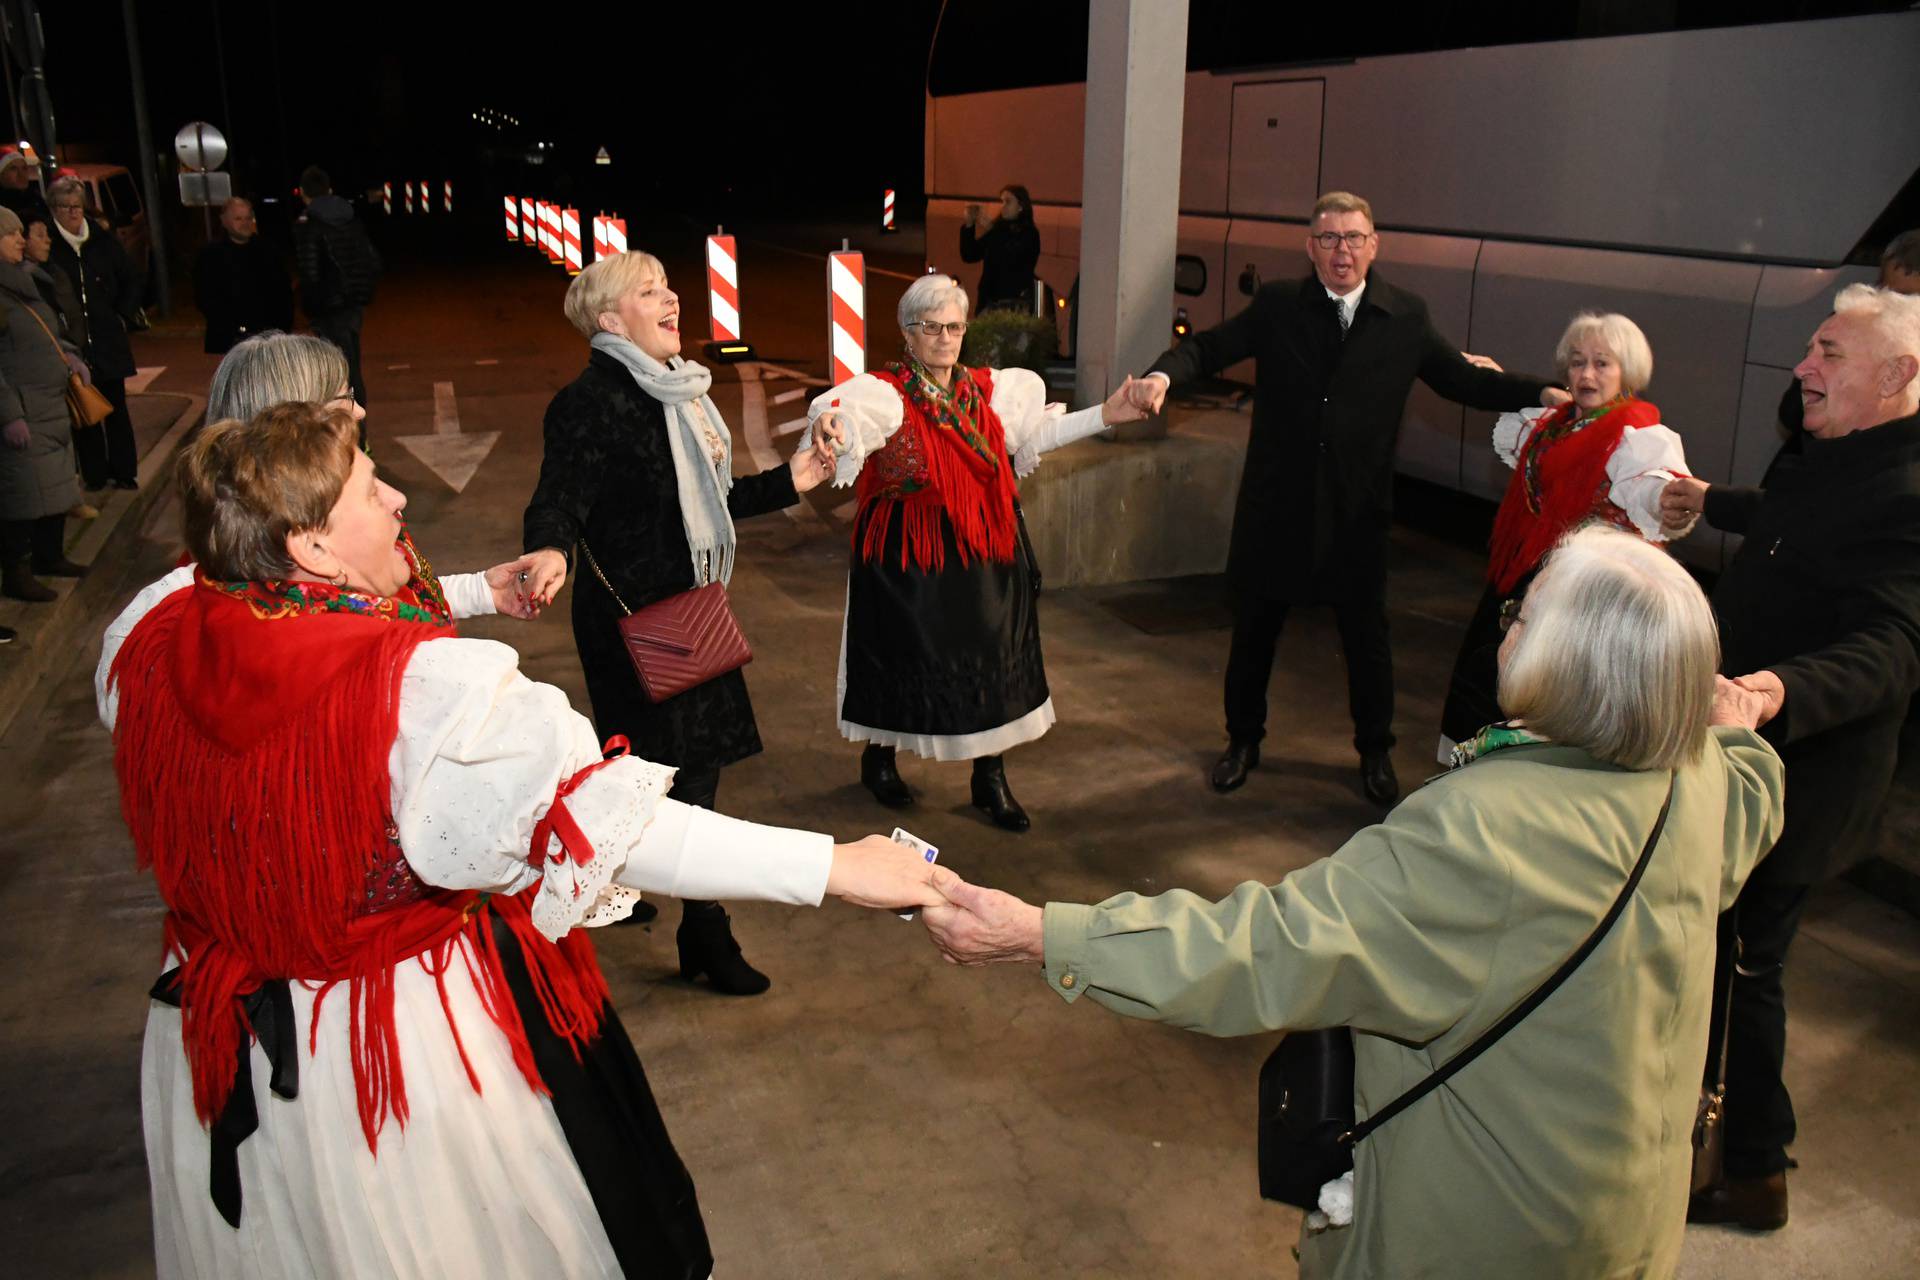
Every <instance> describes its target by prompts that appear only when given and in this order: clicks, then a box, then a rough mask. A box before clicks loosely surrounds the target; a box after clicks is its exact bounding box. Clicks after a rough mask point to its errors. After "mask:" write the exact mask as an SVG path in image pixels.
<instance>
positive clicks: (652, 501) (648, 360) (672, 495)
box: [525, 252, 841, 995]
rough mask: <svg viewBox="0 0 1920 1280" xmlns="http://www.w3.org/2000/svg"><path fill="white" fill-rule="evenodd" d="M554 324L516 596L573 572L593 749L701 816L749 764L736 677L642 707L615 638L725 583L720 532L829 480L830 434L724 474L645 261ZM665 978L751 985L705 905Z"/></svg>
mask: <svg viewBox="0 0 1920 1280" xmlns="http://www.w3.org/2000/svg"><path fill="white" fill-rule="evenodd" d="M566 314H567V319H568V320H569V321H571V322H572V324H573V327H574V328H575V329H577V330H579V332H580V336H581V337H583V338H585V339H587V341H588V342H589V343H590V344H591V346H592V353H591V355H590V356H589V358H588V360H587V367H586V369H585V370H584V371H583V372H582V373H581V374H580V376H579V377H577V378H575V379H574V380H573V381H572V382H571V383H569V384H568V385H567V386H565V387H562V388H561V389H560V392H559V394H557V395H555V396H554V398H553V402H552V403H551V404H549V405H548V406H547V415H546V425H545V431H546V452H545V454H544V456H543V457H542V458H541V461H540V480H539V483H538V484H537V485H536V487H535V488H534V491H533V497H532V499H531V500H530V501H529V502H528V503H527V510H526V517H525V539H526V550H527V552H528V554H529V557H530V558H531V559H533V560H534V561H535V562H536V563H535V565H534V568H533V569H532V570H531V571H530V574H529V581H528V589H529V591H530V593H531V594H532V596H533V598H534V600H535V601H536V602H538V603H541V604H545V603H547V602H549V601H551V600H552V599H553V596H554V593H555V592H556V591H558V590H559V588H560V585H561V584H562V583H563V582H565V581H566V578H567V573H568V571H569V570H570V569H574V568H576V561H575V559H574V554H575V551H576V549H577V550H578V552H579V556H580V560H579V564H581V565H584V567H585V569H586V573H585V575H584V576H582V577H581V579H580V580H579V581H577V582H576V584H575V586H574V591H573V637H574V643H575V644H576V645H577V646H578V648H579V651H580V667H581V670H582V671H583V672H584V673H585V675H586V678H587V696H588V697H589V698H590V699H591V700H592V703H593V723H594V727H595V729H596V730H597V731H598V732H599V734H600V735H601V737H602V738H603V739H604V738H610V737H612V736H614V735H615V734H621V735H624V736H625V737H626V739H627V741H628V742H629V743H630V744H631V745H632V749H633V751H634V752H635V753H636V754H637V755H639V756H641V757H642V758H644V759H647V760H653V761H656V762H658V763H661V764H668V765H672V766H674V767H675V768H677V769H678V770H679V772H678V774H677V775H676V776H675V778H674V783H673V789H672V791H670V792H669V793H668V794H669V795H670V796H672V797H673V798H674V799H676V800H682V801H685V802H686V803H688V804H696V805H700V806H701V807H703V808H707V809H712V808H714V797H715V793H716V792H717V790H718V788H719V786H720V770H721V768H722V767H723V766H725V765H729V764H732V763H734V762H735V761H737V760H744V759H746V758H747V757H748V756H751V755H756V754H758V753H759V751H760V731H759V728H758V727H757V726H756V725H755V724H754V719H753V704H752V703H751V702H749V701H748V700H747V682H746V680H745V678H744V677H743V676H742V675H741V673H740V672H739V671H738V670H734V671H729V672H726V673H725V674H723V675H718V676H715V677H713V678H712V679H710V680H707V681H706V682H704V683H702V684H697V685H695V686H693V687H692V688H690V689H687V690H684V691H683V692H681V693H679V694H676V695H675V696H673V697H671V698H668V699H666V700H665V701H662V702H650V701H648V700H647V696H646V693H645V692H644V691H643V690H642V688H641V685H640V679H639V676H638V675H637V674H636V672H635V671H634V668H633V662H632V660H631V659H630V658H629V657H628V651H627V647H626V644H625V642H624V641H623V640H622V638H621V635H620V632H619V622H620V620H621V618H622V617H624V616H625V615H626V614H627V613H628V612H629V611H632V610H636V609H643V608H645V607H646V606H647V605H650V604H653V603H655V602H656V601H660V600H665V599H667V598H668V597H670V596H676V595H679V594H681V593H682V592H686V591H691V590H693V589H694V588H695V587H698V586H702V585H704V584H706V583H708V582H725V581H727V579H728V578H729V577H730V576H731V574H732V570H733V551H734V532H733V522H734V521H735V520H737V519H745V518H746V517H748V516H755V515H761V514H763V513H765V512H771V511H778V510H781V509H782V508H785V507H790V506H792V505H793V504H794V503H796V502H798V501H799V500H800V498H799V495H800V494H802V493H804V492H806V491H807V490H809V489H811V488H813V487H814V486H815V485H817V484H819V483H820V482H821V481H822V480H824V479H826V478H827V476H828V475H830V474H831V473H832V457H833V454H832V452H831V450H832V446H833V445H834V444H837V443H839V442H840V439H841V437H840V436H839V435H837V434H830V433H826V432H823V433H821V435H820V443H819V444H818V445H817V446H816V447H815V448H812V449H808V450H805V451H803V452H801V453H799V454H796V455H795V457H794V460H793V464H792V465H791V466H790V467H781V468H779V469H777V470H774V471H763V472H761V473H760V474H758V475H751V476H739V477H737V478H736V477H735V476H734V474H733V446H732V439H731V437H730V435H729V434H728V431H727V424H726V423H725V422H723V421H721V419H720V412H719V410H718V409H716V408H715V407H714V405H713V401H712V400H711V399H709V398H708V397H707V388H708V387H709V386H710V385H711V384H712V381H713V375H712V374H711V373H709V372H708V371H707V370H706V369H705V368H703V367H701V366H700V365H697V364H692V363H689V362H688V361H685V360H682V359H681V358H680V300H679V299H678V297H676V296H675V295H674V293H673V291H672V290H671V289H670V288H668V287H667V277H666V271H665V269H664V268H663V267H662V266H661V265H660V261H659V259H657V258H655V257H654V256H653V255H652V254H648V253H639V252H629V253H622V254H615V255H614V256H612V257H610V258H603V259H601V260H600V261H598V262H596V263H594V264H593V265H592V266H590V267H588V268H587V269H586V270H585V271H583V272H581V273H580V275H579V276H578V277H576V278H575V279H574V282H573V283H572V285H570V286H569V287H568V289H567V299H566ZM682 905H683V914H682V917H681V923H680V929H679V933H678V935H677V937H676V942H677V943H678V945H679V951H680V973H681V976H682V977H685V978H688V979H695V978H698V977H699V976H700V975H702V974H705V975H706V977H707V979H708V981H709V982H710V983H711V984H712V986H713V988H714V989H715V990H716V991H724V992H727V993H729V994H733V995H757V994H759V993H760V992H762V991H765V990H766V989H767V987H768V985H769V983H768V980H767V978H766V976H765V975H764V974H762V973H760V972H759V971H758V970H756V969H754V967H753V966H752V965H750V964H748V963H747V962H746V960H745V959H744V958H743V957H742V956H741V954H740V946H739V944H738V943H737V942H735V941H734V939H733V931H732V927H731V925H730V923H729V921H728V919H727V913H726V911H725V910H723V909H722V908H721V906H720V904H719V903H717V902H694V901H687V902H684V903H683V904H682Z"/></svg>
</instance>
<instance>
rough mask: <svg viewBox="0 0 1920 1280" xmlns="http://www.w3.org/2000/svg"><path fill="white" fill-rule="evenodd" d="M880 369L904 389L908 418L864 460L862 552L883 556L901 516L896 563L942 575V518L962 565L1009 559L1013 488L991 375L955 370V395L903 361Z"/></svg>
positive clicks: (874, 559)
mask: <svg viewBox="0 0 1920 1280" xmlns="http://www.w3.org/2000/svg"><path fill="white" fill-rule="evenodd" d="M874 376H875V377H876V378H879V379H881V380H882V381H884V382H887V383H890V384H892V386H893V388H894V390H896V391H898V392H899V393H900V400H901V404H902V405H903V406H904V409H905V416H904V418H903V419H902V421H901V423H900V429H899V430H898V431H896V432H894V434H893V438H892V439H890V440H888V441H887V443H886V447H884V448H882V449H880V450H879V451H877V452H876V453H874V454H873V456H872V457H870V458H868V459H867V461H866V465H865V466H864V467H862V468H861V471H860V479H859V482H858V483H857V485H856V487H855V489H854V492H855V494H856V496H857V497H858V498H859V500H860V506H861V508H862V511H863V514H864V515H865V526H864V530H863V532H862V533H861V534H860V540H859V543H858V545H857V546H856V548H855V550H856V553H857V554H858V555H859V556H860V557H861V558H862V559H864V560H866V561H868V562H869V563H872V564H878V563H879V562H880V559H881V557H882V556H883V555H884V554H885V549H886V542H887V532H888V529H889V528H890V526H891V525H892V523H893V521H894V520H895V519H896V518H897V519H899V520H900V521H901V522H902V534H901V539H900V567H901V568H902V569H905V568H908V567H909V566H911V567H912V568H916V569H919V570H921V571H923V572H926V573H938V572H940V570H941V569H942V568H943V567H944V566H945V563H946V544H945V542H944V540H943V539H942V538H941V536H940V526H941V520H942V517H943V516H944V518H945V520H946V521H947V523H949V524H951V525H952V527H953V538H954V543H955V545H956V547H957V548H958V549H959V553H960V562H961V563H962V564H970V563H972V562H973V561H975V560H991V561H994V562H995V563H999V564H1009V563H1011V562H1012V560H1013V553H1014V548H1015V545H1016V539H1015V528H1016V525H1015V521H1014V508H1013V504H1014V497H1015V494H1016V490H1015V487H1014V480H1013V463H1012V461H1011V459H1009V458H1008V457H1007V437H1006V428H1005V427H1004V426H1003V425H1002V424H1001V421H1000V415H999V414H997V413H995V412H994V411H993V377H992V375H991V374H989V373H988V372H987V371H986V370H984V369H966V368H955V369H954V374H953V391H952V394H951V395H940V394H938V393H936V392H929V391H928V389H927V387H926V386H925V385H924V383H923V382H922V381H921V379H920V378H919V377H918V376H917V375H916V374H915V373H914V372H913V371H912V370H911V369H910V368H908V367H907V366H905V365H901V364H890V365H888V366H887V367H886V368H884V369H881V370H878V371H876V372H875V374H874Z"/></svg>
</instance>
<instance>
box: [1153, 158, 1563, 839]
mask: <svg viewBox="0 0 1920 1280" xmlns="http://www.w3.org/2000/svg"><path fill="white" fill-rule="evenodd" d="M1306 248H1307V257H1308V258H1309V259H1311V260H1312V263H1313V274H1311V275H1309V276H1306V277H1305V278H1304V279H1301V280H1297V281H1288V282H1286V283H1276V284H1270V285H1267V286H1265V287H1264V288H1262V289H1261V290H1260V291H1259V292H1258V293H1256V294H1255V295H1254V297H1253V301H1252V302H1251V303H1249V304H1248V305H1247V308H1246V310H1244V311H1242V312H1241V313H1240V314H1239V315H1236V316H1234V317H1233V318H1232V319H1231V320H1228V321H1227V322H1226V323H1225V324H1222V325H1220V326H1218V327H1217V328H1214V329H1209V330H1208V331H1207V332H1205V333H1199V334H1195V335H1194V336H1192V337H1191V338H1188V339H1187V340H1186V341H1184V342H1182V343H1181V344H1180V345H1179V346H1177V347H1175V348H1173V350H1171V351H1169V352H1167V353H1166V354H1165V355H1163V356H1161V357H1160V358H1159V359H1158V360H1156V361H1154V363H1153V366H1152V368H1151V369H1149V370H1148V373H1147V379H1146V380H1145V381H1144V382H1143V384H1142V393H1141V395H1142V399H1141V404H1142V407H1144V408H1149V409H1154V410H1158V409H1159V408H1160V405H1161V403H1162V401H1163V399H1164V397H1165V394H1166V392H1167V389H1168V388H1169V386H1171V385H1173V384H1178V383H1184V382H1190V381H1192V380H1193V379H1195V378H1200V377H1204V376H1207V375H1209V374H1214V373H1218V372H1219V371H1220V370H1222V369H1225V368H1227V367H1228V366H1229V365H1233V364H1237V363H1238V362H1240V361H1242V360H1245V359H1247V358H1249V357H1252V358H1253V359H1254V360H1255V361H1256V364H1257V370H1256V373H1255V391H1254V408H1253V429H1252V433H1251V435H1250V436H1249V437H1248V440H1247V463H1246V470H1245V472H1244V473H1243V474H1242V476H1241V479H1240V496H1239V500H1238V503H1237V505H1236V506H1235V509H1234V515H1233V540H1232V545H1231V548H1230V550H1229V552H1228V556H1227V579H1228V584H1229V586H1230V588H1231V589H1232V592H1233V607H1234V626H1233V648H1232V652H1231V654H1230V655H1229V657H1228V659H1227V681H1226V705H1227V738H1228V746H1227V751H1226V754H1225V755H1223V756H1222V757H1221V758H1220V761H1219V763H1218V764H1216V765H1214V767H1213V772H1212V780H1213V785H1214V788H1215V789H1216V790H1219V791H1232V790H1233V789H1234V788H1236V787H1238V786H1240V785H1241V783H1243V782H1245V781H1246V779H1247V771H1248V770H1249V769H1251V768H1253V767H1254V766H1255V765H1257V764H1259V762H1260V739H1261V738H1262V737H1263V736H1265V733H1266V720H1267V682H1268V680H1269V678H1270V677H1271V675H1272V673H1273V654H1274V647H1275V645H1276V644H1278V642H1279V639H1280V628H1281V626H1282V625H1283V624H1284V623H1285V621H1286V617H1287V610H1288V609H1289V608H1290V607H1291V606H1293V605H1296V604H1330V605H1332V606H1333V608H1334V616H1335V618H1336V620H1337V621H1338V624H1339V628H1340V642H1341V645H1342V647H1343V648H1344V649H1345V650H1346V658H1347V701H1348V707H1349V709H1350V710H1351V712H1352V714H1353V726H1354V737H1353V745H1354V747H1355V748H1356V749H1358V751H1359V752H1360V777H1361V784H1362V787H1363V788H1364V790H1365V792H1366V795H1367V797H1368V799H1370V800H1372V801H1374V802H1375V803H1376V804H1381V805H1389V804H1392V803H1393V801H1394V800H1395V799H1396V798H1397V797H1398V796H1399V794H1400V784H1399V780H1398V779H1397V777H1396V776H1395V774H1394V769H1393V759H1392V755H1391V751H1392V748H1393V743H1394V737H1393V653H1392V651H1391V649H1390V647H1389V644H1388V637H1387V526H1388V524H1389V521H1390V516H1391V513H1392V507H1393V459H1394V448H1395V445H1396V444H1397V443H1398V441H1399V438H1400V421H1401V419H1402V418H1403V417H1404V416H1405V414H1406V409H1407V394H1408V392H1410V391H1411V390H1412V389H1413V380H1414V379H1415V378H1419V379H1420V380H1421V381H1422V382H1425V383H1426V384H1427V385H1428V386H1430V387H1432V388H1433V389H1434V390H1435V391H1438V392H1439V393H1440V394H1441V395H1443V396H1445V397H1447V399H1449V400H1455V401H1458V402H1460V403H1461V404H1466V405H1471V406H1473V407H1474V408H1476V409H1492V410H1507V409H1520V408H1524V407H1526V406H1528V405H1533V404H1541V403H1545V404H1557V403H1559V401H1561V400H1564V399H1565V398H1566V393H1565V392H1564V391H1562V390H1560V389H1559V388H1557V387H1550V386H1548V385H1547V384H1546V383H1545V382H1544V381H1543V380H1541V379H1539V378H1531V377H1523V376H1519V375H1515V374H1509V373H1503V372H1501V371H1500V369H1499V367H1498V366H1497V365H1494V364H1493V363H1492V362H1491V361H1479V362H1476V361H1470V360H1469V359H1468V358H1467V357H1465V356H1463V355H1462V354H1461V353H1460V351H1459V350H1458V349H1457V348H1456V347H1455V346H1454V345H1453V344H1452V343H1451V342H1449V341H1447V340H1446V338H1444V337H1442V336H1441V334H1440V333H1439V331H1438V330H1436V329H1435V328H1434V327H1433V322H1432V320H1430V319H1429V318H1428V316H1427V304H1426V303H1425V302H1423V301H1421V300H1420V298H1419V297H1418V296H1417V295H1415V294H1412V293H1408V292H1407V291H1405V290H1403V289H1396V288H1395V287H1394V286H1393V285H1391V284H1389V283H1388V282H1387V281H1385V280H1383V279H1381V278H1379V277H1378V276H1373V277H1371V278H1370V277H1369V273H1368V268H1370V267H1371V266H1372V265H1373V259H1374V255H1375V254H1376V253H1378V251H1379V248H1380V237H1379V236H1378V234H1376V233H1375V231H1374V227H1373V210H1372V208H1371V207H1370V206H1369V205H1368V204H1367V202H1366V201H1365V200H1363V199H1361V198H1360V197H1358V196H1355V195H1350V194H1348V193H1347V192H1344V191H1333V192H1329V193H1327V194H1326V195H1323V196H1321V197H1320V199H1319V201H1318V202H1317V203H1316V204H1315V205H1314V207H1313V216H1312V218H1311V220H1310V222H1309V224H1308V229H1307V236H1306Z"/></svg>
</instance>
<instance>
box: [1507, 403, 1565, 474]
mask: <svg viewBox="0 0 1920 1280" xmlns="http://www.w3.org/2000/svg"><path fill="white" fill-rule="evenodd" d="M1551 412H1552V410H1550V409H1546V408H1532V409H1521V410H1520V411H1519V412H1517V413H1503V414H1501V415H1500V416H1499V417H1498V418H1495V419H1494V420H1493V452H1494V456H1496V457H1498V458H1499V459H1500V461H1501V462H1503V463H1505V464H1506V465H1507V466H1509V467H1517V466H1519V465H1520V449H1521V446H1523V445H1524V444H1526V442H1527V437H1528V436H1529V435H1531V434H1533V428H1534V426H1535V425H1536V424H1537V423H1538V422H1539V420H1540V419H1541V418H1544V417H1546V416H1547V414H1549V413H1551Z"/></svg>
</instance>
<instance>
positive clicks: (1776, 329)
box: [1736, 267, 1879, 484]
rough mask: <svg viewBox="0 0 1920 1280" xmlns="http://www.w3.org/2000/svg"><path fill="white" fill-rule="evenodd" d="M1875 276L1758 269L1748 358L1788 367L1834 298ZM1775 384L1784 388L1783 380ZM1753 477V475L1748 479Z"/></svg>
mask: <svg viewBox="0 0 1920 1280" xmlns="http://www.w3.org/2000/svg"><path fill="white" fill-rule="evenodd" d="M1878 274H1879V273H1878V272H1876V271H1875V270H1874V269H1873V268H1872V267H1836V268H1833V269H1830V270H1829V269H1824V268H1820V267H1766V268H1764V269H1762V271H1761V273H1760V292H1759V294H1758V295H1757V296H1756V297H1755V298H1754V300H1753V332H1752V334H1751V335H1750V336H1749V337H1748V339H1747V359H1748V361H1749V362H1751V363H1753V364H1770V365H1774V366H1775V367H1777V368H1779V369H1782V370H1789V369H1792V368H1793V366H1795V365H1796V364H1799V363H1800V357H1802V356H1804V355H1806V353H1807V342H1808V341H1809V340H1810V339H1811V338H1812V337H1813V331H1814V330H1815V329H1818V328H1819V327H1820V324H1821V322H1822V321H1823V320H1825V319H1826V318H1827V316H1828V315H1830V314H1831V313H1832V311H1833V296H1834V295H1835V294H1836V293H1839V292H1840V290H1841V289H1843V288H1845V287H1846V286H1847V285H1850V284H1872V283H1873V282H1874V281H1875V280H1876V279H1877V278H1878ZM1788 376H1789V377H1790V376H1791V375H1788ZM1780 385H1781V386H1782V387H1784V386H1786V378H1784V377H1783V378H1782V379H1781V381H1780ZM1778 394H1779V393H1778V392H1775V395H1776V397H1777V396H1778ZM1758 478H1759V476H1758V473H1756V474H1755V476H1754V477H1753V479H1758ZM1736 483H1741V484H1750V483H1752V480H1744V481H1736Z"/></svg>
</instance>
